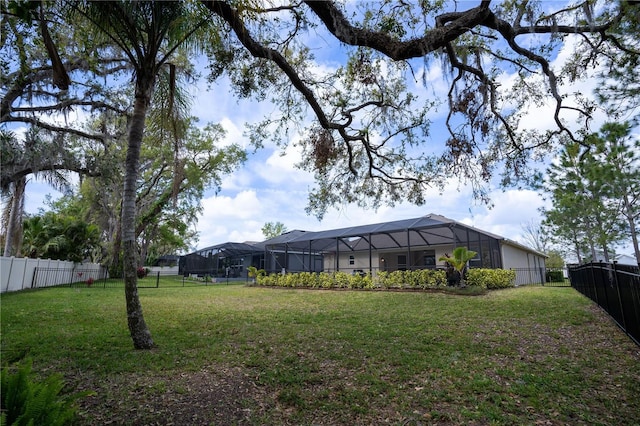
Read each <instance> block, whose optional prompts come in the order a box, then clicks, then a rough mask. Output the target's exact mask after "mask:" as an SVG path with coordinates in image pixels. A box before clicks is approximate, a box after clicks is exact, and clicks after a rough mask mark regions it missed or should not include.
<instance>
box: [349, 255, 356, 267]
mask: <svg viewBox="0 0 640 426" xmlns="http://www.w3.org/2000/svg"><path fill="white" fill-rule="evenodd" d="M355 264H356V258H355V257H354V256H353V255H351V256H349V265H355Z"/></svg>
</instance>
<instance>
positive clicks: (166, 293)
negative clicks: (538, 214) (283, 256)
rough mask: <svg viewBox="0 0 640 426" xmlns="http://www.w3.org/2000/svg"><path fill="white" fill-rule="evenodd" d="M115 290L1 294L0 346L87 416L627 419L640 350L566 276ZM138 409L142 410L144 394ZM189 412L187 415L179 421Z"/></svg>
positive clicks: (639, 385) (262, 420)
mask: <svg viewBox="0 0 640 426" xmlns="http://www.w3.org/2000/svg"><path fill="white" fill-rule="evenodd" d="M140 297H141V300H142V304H143V307H144V310H145V318H146V320H147V322H148V324H149V326H150V328H151V331H152V333H153V336H154V340H155V342H156V343H157V344H158V347H157V348H156V349H154V350H151V351H142V352H141V351H135V350H133V349H132V344H131V342H130V339H129V337H128V332H127V327H126V314H125V307H124V294H123V292H122V291H121V290H119V289H108V288H107V289H99V288H96V289H94V288H82V289H65V288H59V289H47V290H42V291H31V292H23V293H18V294H8V295H3V296H2V358H3V361H11V360H13V359H17V358H20V357H23V356H25V355H27V356H29V357H30V358H32V359H33V366H34V370H36V371H40V372H42V374H47V373H49V372H52V371H55V372H60V373H62V374H63V375H64V377H65V379H66V380H67V381H68V386H69V387H70V390H76V391H77V390H87V389H90V390H94V391H96V396H94V397H91V398H87V399H85V400H84V401H81V402H80V404H81V407H82V410H81V417H82V419H83V422H85V424H95V423H96V422H101V421H105V420H108V421H113V422H115V423H118V424H149V423H170V422H174V423H177V424H237V423H243V424H283V423H289V424H381V423H390V424H428V423H450V424H451V423H453V424H458V423H463V424H490V423H492V424H535V423H536V422H541V424H545V423H547V424H566V423H589V424H637V423H638V422H639V420H638V419H640V416H639V413H640V350H639V349H638V347H637V346H635V345H634V344H633V343H632V342H631V341H630V340H629V339H628V338H627V337H626V336H625V335H624V334H623V333H622V332H620V331H619V330H618V328H617V327H616V326H615V325H613V323H612V322H611V321H610V320H609V319H608V317H606V316H605V315H604V314H602V312H600V310H599V309H598V308H595V307H594V306H593V305H592V303H591V302H590V301H589V300H588V299H586V298H584V297H583V296H581V295H580V294H578V293H577V292H575V291H574V290H573V289H571V288H543V287H533V288H517V289H509V290H500V291H495V292H490V293H488V294H486V295H484V296H474V297H465V296H457V295H452V294H442V293H420V292H417V293H402V292H383V291H380V292H372V291H368V292H365V291H325V290H282V289H267V288H256V287H244V286H241V285H224V284H223V285H215V286H209V287H191V288H162V286H161V288H159V289H141V290H140ZM141 408H144V409H141ZM185 419H190V420H188V421H187V420H185Z"/></svg>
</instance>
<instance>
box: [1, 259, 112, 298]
mask: <svg viewBox="0 0 640 426" xmlns="http://www.w3.org/2000/svg"><path fill="white" fill-rule="evenodd" d="M106 274H107V271H106V268H104V267H103V266H102V265H99V264H97V263H73V262H69V261H66V260H51V259H30V258H25V257H0V292H2V293H6V292H10V291H19V290H25V289H28V288H41V287H53V286H57V285H61V284H70V283H76V282H87V280H89V279H92V280H94V281H95V280H98V279H103V278H104V277H106Z"/></svg>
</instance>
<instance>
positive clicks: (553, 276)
mask: <svg viewBox="0 0 640 426" xmlns="http://www.w3.org/2000/svg"><path fill="white" fill-rule="evenodd" d="M547 282H548V283H561V282H564V275H563V274H562V271H547Z"/></svg>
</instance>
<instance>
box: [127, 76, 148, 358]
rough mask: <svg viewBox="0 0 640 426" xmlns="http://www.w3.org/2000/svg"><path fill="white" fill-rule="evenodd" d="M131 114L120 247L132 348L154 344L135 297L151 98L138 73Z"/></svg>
mask: <svg viewBox="0 0 640 426" xmlns="http://www.w3.org/2000/svg"><path fill="white" fill-rule="evenodd" d="M137 78H138V81H137V83H136V99H135V104H134V110H133V117H132V119H131V123H130V127H129V141H128V147H127V158H126V163H125V167H126V168H125V178H124V193H123V198H122V200H123V201H122V221H121V226H122V248H123V265H124V287H125V297H126V301H127V322H128V325H129V332H130V333H131V338H132V339H133V346H134V347H135V348H136V349H151V348H153V346H154V343H153V339H152V338H151V332H150V331H149V328H148V327H147V324H146V323H145V321H144V316H143V314H142V305H141V304H140V299H139V297H138V275H137V269H138V266H139V265H138V249H137V247H136V234H135V231H136V195H137V191H136V190H137V181H138V168H139V162H140V147H141V145H142V136H143V133H144V121H145V118H146V115H147V108H148V106H149V100H150V97H151V89H152V86H153V82H152V81H148V82H147V81H144V80H145V79H144V77H143V76H140V75H138V77H137Z"/></svg>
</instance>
